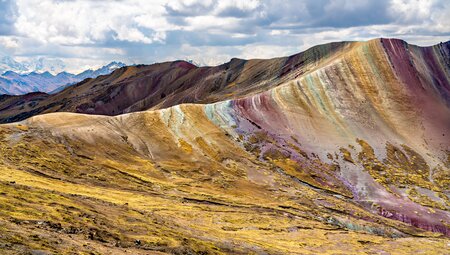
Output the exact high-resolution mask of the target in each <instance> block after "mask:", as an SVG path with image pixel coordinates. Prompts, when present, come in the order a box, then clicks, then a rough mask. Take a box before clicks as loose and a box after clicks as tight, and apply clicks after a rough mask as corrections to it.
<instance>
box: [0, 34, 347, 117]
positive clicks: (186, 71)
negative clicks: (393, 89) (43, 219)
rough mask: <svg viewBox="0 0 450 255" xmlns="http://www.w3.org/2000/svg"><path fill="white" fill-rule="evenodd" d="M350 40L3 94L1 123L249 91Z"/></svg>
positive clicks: (124, 71) (137, 69) (297, 71)
mask: <svg viewBox="0 0 450 255" xmlns="http://www.w3.org/2000/svg"><path fill="white" fill-rule="evenodd" d="M351 44H352V43H331V44H326V45H320V46H316V47H313V48H311V49H309V50H307V51H305V52H302V53H299V54H297V55H293V56H291V57H284V58H275V59H269V60H258V59H254V60H243V59H232V60H231V61H230V62H228V63H225V64H223V65H220V66H216V67H196V66H194V65H192V64H191V63H188V62H185V61H175V62H166V63H158V64H153V65H148V66H145V65H141V66H130V67H126V68H121V69H119V70H117V71H115V72H113V73H112V74H111V75H108V76H101V77H98V78H97V79H91V80H85V81H83V82H81V83H79V84H76V85H74V86H71V87H69V88H67V89H65V90H63V91H61V92H60V93H57V94H55V95H48V96H46V97H40V98H39V99H37V100H33V101H32V102H30V101H28V100H23V101H22V100H21V98H22V97H19V98H16V99H14V100H15V102H16V103H14V104H10V103H9V101H8V100H0V123H2V122H3V123H6V122H14V121H19V120H23V119H25V118H28V117H30V116H34V115H36V114H42V113H49V112H60V111H63V112H78V113H89V114H103V115H118V114H122V113H127V112H135V111H142V110H147V109H150V108H152V109H160V108H166V107H170V106H173V105H177V104H180V103H211V102H218V101H221V100H226V99H232V98H238V97H244V96H247V95H250V94H255V93H258V92H261V91H266V90H268V89H270V88H272V87H275V86H277V85H279V84H281V83H282V82H285V81H288V80H291V79H292V78H294V77H296V76H299V75H302V74H303V73H306V72H308V71H310V70H313V69H314V68H316V67H317V66H319V65H321V64H322V63H327V62H329V61H331V60H332V59H333V58H335V57H337V56H338V55H339V54H341V53H342V52H344V51H345V50H346V49H347V48H348V47H349V46H350V45H351ZM23 98H28V99H29V98H30V97H27V96H26V95H25V96H23ZM30 103H31V104H30Z"/></svg>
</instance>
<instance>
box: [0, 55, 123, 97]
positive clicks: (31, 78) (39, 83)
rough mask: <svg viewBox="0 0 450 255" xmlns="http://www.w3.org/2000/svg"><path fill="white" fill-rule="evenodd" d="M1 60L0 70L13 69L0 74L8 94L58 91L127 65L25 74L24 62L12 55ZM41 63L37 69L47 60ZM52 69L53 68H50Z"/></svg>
mask: <svg viewBox="0 0 450 255" xmlns="http://www.w3.org/2000/svg"><path fill="white" fill-rule="evenodd" d="M0 62H1V63H0V70H2V69H3V68H5V66H7V67H9V68H10V69H12V70H8V71H6V72H4V73H3V74H2V75H0V94H8V95H20V94H26V93H30V92H46V93H56V92H59V91H61V90H62V89H64V88H65V87H67V86H69V85H72V84H74V83H77V82H80V81H82V80H84V79H86V78H95V77H97V76H100V75H105V74H110V73H111V72H112V71H114V70H116V69H118V68H121V67H124V66H125V64H124V63H121V62H111V63H109V64H108V65H105V66H103V67H101V68H99V69H96V70H91V69H89V70H86V71H84V72H82V73H80V74H71V73H68V72H60V73H58V74H56V75H53V74H51V73H50V72H49V71H45V72H43V73H38V72H37V71H33V72H30V73H27V74H24V73H22V71H23V70H28V69H27V68H28V67H27V66H25V65H24V64H23V63H19V62H16V61H15V60H14V59H12V58H10V57H3V58H2V59H1V61H0ZM40 64H41V65H40V66H39V65H37V68H36V69H37V70H40V69H42V68H43V67H44V66H45V61H41V62H40ZM3 70H4V69H3ZM47 70H48V67H47ZM50 70H52V69H51V68H50ZM53 70H55V69H53Z"/></svg>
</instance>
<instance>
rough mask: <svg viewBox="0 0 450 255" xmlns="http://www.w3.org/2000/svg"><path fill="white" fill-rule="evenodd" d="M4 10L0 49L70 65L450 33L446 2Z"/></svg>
mask: <svg viewBox="0 0 450 255" xmlns="http://www.w3.org/2000/svg"><path fill="white" fill-rule="evenodd" d="M2 8H3V9H2ZM0 11H3V12H4V13H8V15H7V20H8V24H7V25H8V27H5V26H3V27H2V26H1V24H0V32H1V31H2V29H3V31H8V32H11V31H13V30H14V31H13V33H12V34H8V35H3V36H1V37H0V52H4V53H6V54H9V55H13V56H20V57H21V58H28V59H33V58H38V57H42V56H44V57H47V58H61V59H63V60H64V61H65V62H66V65H67V66H68V67H69V68H71V69H72V70H74V69H76V66H75V65H80V68H79V69H80V70H81V69H84V68H85V66H86V65H97V66H98V65H103V64H105V63H106V62H109V61H112V60H121V61H127V62H129V63H130V61H135V62H138V63H152V62H158V61H163V60H168V59H172V60H173V59H177V58H179V59H193V60H195V61H197V62H200V63H205V64H210V65H211V64H217V63H222V62H225V61H226V60H228V59H229V58H231V57H241V58H265V57H275V56H282V55H289V54H294V53H297V52H298V51H301V50H304V49H306V48H307V47H310V46H313V45H316V44H320V43H325V42H330V41H343V40H367V39H371V38H374V37H398V38H401V39H407V40H408V42H411V43H416V44H419V45H420V44H426V45H429V44H433V43H437V42H439V41H445V40H448V37H449V35H450V15H448V14H449V13H450V1H447V0H377V1H373V0H358V1H353V0H352V1H350V0H321V1H318V0H303V1H298V0H285V1H278V0H171V1H168V0H114V1H113V0H111V1H98V0H17V1H9V0H8V1H7V5H4V7H3V6H2V5H0ZM5 17H6V16H5ZM0 18H1V12H0ZM0 20H1V19H0ZM11 26H12V27H13V28H15V29H12V30H11V29H10V27H11Z"/></svg>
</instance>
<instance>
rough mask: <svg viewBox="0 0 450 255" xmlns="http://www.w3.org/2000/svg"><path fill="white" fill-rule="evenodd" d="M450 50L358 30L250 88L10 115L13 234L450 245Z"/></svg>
mask: <svg viewBox="0 0 450 255" xmlns="http://www.w3.org/2000/svg"><path fill="white" fill-rule="evenodd" d="M448 49H449V48H448V44H446V45H438V46H435V47H429V48H420V47H416V46H410V45H409V46H408V45H406V44H405V43H404V42H403V41H400V40H385V39H383V40H372V41H369V42H361V43H352V44H351V46H349V47H347V48H345V50H343V51H341V52H340V53H339V56H338V55H336V57H335V58H333V59H332V60H330V61H327V62H324V63H323V64H321V65H318V67H319V68H314V69H311V70H310V71H309V72H307V73H305V74H303V75H299V76H297V77H296V78H291V79H289V80H286V81H284V82H280V83H279V84H278V85H277V86H272V87H271V88H270V89H268V90H265V91H262V92H259V91H258V89H255V90H254V93H248V94H247V95H246V96H243V97H242V98H236V99H232V100H225V101H220V102H216V103H210V104H203V105H201V104H182V105H176V106H173V107H169V108H165V109H160V110H151V111H144V112H136V113H129V114H123V115H119V116H115V117H109V116H98V115H85V114H75V113H51V114H45V115H40V116H35V117H32V118H30V119H27V120H25V121H23V122H20V123H12V124H6V125H1V126H0V139H1V143H0V171H1V172H2V174H1V175H0V188H1V189H2V191H1V193H0V199H1V200H0V201H1V202H0V206H1V208H2V210H0V228H1V229H2V239H1V241H0V242H1V243H0V249H4V251H5V252H4V253H6V254H8V252H9V253H11V254H14V253H20V252H30V251H34V252H36V251H40V250H45V251H50V252H55V253H68V254H70V253H73V252H86V253H87V252H98V253H108V254H121V253H124V252H125V251H127V252H130V253H132V254H149V253H150V254H162V253H173V254H186V253H187V254H198V253H202V254H220V253H232V254H248V253H258V254H265V253H269V254H286V253H290V254H324V253H325V254H326V253H329V254H336V253H345V254H361V253H387V252H397V253H399V254H401V252H404V254H412V253H427V254H443V253H445V252H447V250H448V237H449V236H450V212H449V206H450V201H449V186H450V183H449V180H450V176H449V175H450V169H449V168H450V152H449V150H448V149H449V148H450V140H449V139H448V137H449V136H450V107H449V100H448V98H449V73H450V72H449V71H448V70H449V67H450V65H448V63H449V62H448V61H449V58H448V56H449V54H448V52H449V51H448ZM116 75H118V73H116ZM292 77H295V76H292ZM258 92H259V93H258Z"/></svg>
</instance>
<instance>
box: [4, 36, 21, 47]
mask: <svg viewBox="0 0 450 255" xmlns="http://www.w3.org/2000/svg"><path fill="white" fill-rule="evenodd" d="M0 45H2V46H3V47H5V48H7V49H15V48H18V47H19V40H18V39H17V38H14V37H10V36H2V37H0Z"/></svg>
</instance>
